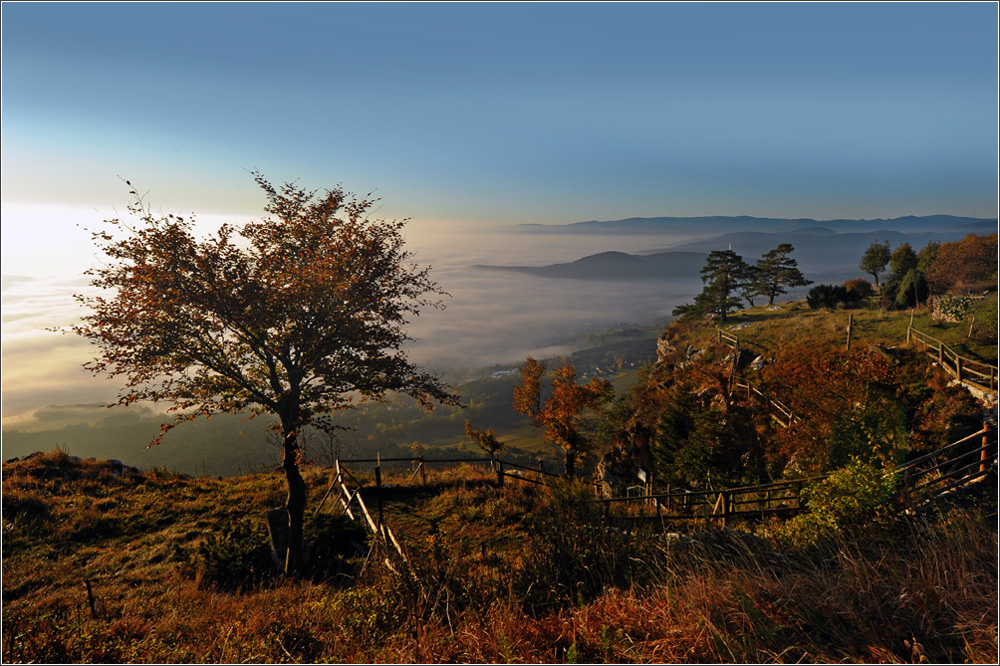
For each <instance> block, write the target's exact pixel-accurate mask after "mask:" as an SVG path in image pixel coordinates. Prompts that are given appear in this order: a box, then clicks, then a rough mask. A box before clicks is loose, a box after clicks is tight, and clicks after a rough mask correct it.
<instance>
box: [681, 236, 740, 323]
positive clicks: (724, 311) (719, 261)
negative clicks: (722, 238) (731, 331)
mask: <svg viewBox="0 0 1000 666" xmlns="http://www.w3.org/2000/svg"><path fill="white" fill-rule="evenodd" d="M749 272H750V271H749V267H748V266H747V265H746V264H745V263H744V262H743V257H741V256H740V255H738V254H736V253H735V252H733V251H732V250H713V251H712V252H710V253H709V254H708V259H706V261H705V266H704V267H703V268H702V269H701V281H702V284H704V285H705V287H704V288H703V289H702V291H701V293H700V294H698V295H697V296H695V298H694V305H688V304H685V305H680V306H678V307H676V308H674V311H673V314H674V315H675V316H679V317H682V318H687V317H692V316H699V315H705V314H714V315H717V316H718V317H719V319H720V320H721V321H725V320H726V315H728V314H729V313H730V312H733V311H735V310H739V309H740V299H739V297H738V296H737V294H739V293H741V291H742V290H743V288H744V287H745V286H746V284H747V282H748V279H749ZM752 297H753V296H752V294H751V295H750V298H752Z"/></svg>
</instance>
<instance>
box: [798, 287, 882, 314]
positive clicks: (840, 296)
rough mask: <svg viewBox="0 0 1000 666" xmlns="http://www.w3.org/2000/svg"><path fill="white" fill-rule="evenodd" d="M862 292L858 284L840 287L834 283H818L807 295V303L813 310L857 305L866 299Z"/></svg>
mask: <svg viewBox="0 0 1000 666" xmlns="http://www.w3.org/2000/svg"><path fill="white" fill-rule="evenodd" d="M852 282H854V281H852ZM859 282H863V283H864V284H868V283H867V282H865V281H864V280H859ZM849 284H850V283H849ZM862 293H863V292H862V290H861V289H860V288H858V287H857V286H855V287H854V288H852V289H848V288H847V287H846V285H845V286H843V287H838V286H837V285H832V284H818V285H816V286H815V287H813V288H812V289H810V290H809V294H808V295H806V303H808V304H809V307H810V308H812V309H813V310H817V309H819V308H836V307H857V306H858V305H859V304H860V303H861V302H862V300H864V297H863V296H862Z"/></svg>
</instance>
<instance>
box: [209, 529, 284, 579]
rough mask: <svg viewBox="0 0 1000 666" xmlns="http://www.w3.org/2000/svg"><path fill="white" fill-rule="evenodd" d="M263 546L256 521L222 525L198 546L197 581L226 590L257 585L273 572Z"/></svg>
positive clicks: (265, 538)
mask: <svg viewBox="0 0 1000 666" xmlns="http://www.w3.org/2000/svg"><path fill="white" fill-rule="evenodd" d="M266 543H267V536H266V534H264V530H263V527H262V523H261V521H260V520H257V521H253V520H250V519H244V520H242V521H240V522H233V523H224V524H223V525H222V527H221V528H220V529H219V530H218V531H214V532H209V533H208V534H207V535H206V536H205V539H204V540H203V541H202V542H201V544H199V546H198V554H197V558H198V564H199V581H200V582H202V583H207V584H209V585H215V586H217V587H219V588H222V589H229V590H242V589H246V588H248V587H251V586H252V585H255V584H257V583H260V582H261V581H262V580H264V578H265V577H267V576H268V575H270V574H271V573H273V572H274V566H273V564H272V562H271V554H270V552H269V546H267V545H266ZM262 544H264V545H262Z"/></svg>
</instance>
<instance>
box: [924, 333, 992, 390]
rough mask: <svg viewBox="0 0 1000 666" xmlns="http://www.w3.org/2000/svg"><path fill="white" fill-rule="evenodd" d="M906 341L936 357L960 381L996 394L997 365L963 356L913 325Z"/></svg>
mask: <svg viewBox="0 0 1000 666" xmlns="http://www.w3.org/2000/svg"><path fill="white" fill-rule="evenodd" d="M906 342H907V344H909V343H911V342H912V343H913V344H915V345H916V346H918V347H919V348H921V349H922V350H923V351H924V352H926V353H927V355H928V356H930V357H931V358H934V359H936V360H937V362H938V363H940V364H941V367H943V368H944V369H945V370H947V371H948V372H949V373H950V374H952V375H954V377H955V379H957V380H958V381H960V382H964V383H966V384H972V385H974V386H976V387H978V388H980V389H985V390H987V391H989V392H991V393H993V394H996V392H997V378H998V374H1000V373H998V371H997V366H995V365H990V364H989V363H983V362H982V361H976V360H973V359H971V358H966V357H964V356H961V355H959V354H958V353H957V352H956V351H955V350H953V349H952V348H950V347H949V346H948V345H946V344H945V343H943V342H941V341H940V340H938V339H937V338H932V337H931V336H929V335H927V334H926V333H923V332H921V331H918V330H917V329H915V328H913V327H912V326H910V327H908V328H907V329H906Z"/></svg>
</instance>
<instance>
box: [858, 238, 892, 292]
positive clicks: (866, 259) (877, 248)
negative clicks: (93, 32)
mask: <svg viewBox="0 0 1000 666" xmlns="http://www.w3.org/2000/svg"><path fill="white" fill-rule="evenodd" d="M890 258H891V254H890V252H889V241H884V242H882V243H879V242H878V241H875V242H873V243H872V244H871V245H870V246H868V249H867V250H865V253H864V255H863V256H862V257H861V262H860V263H859V264H858V266H859V267H860V268H861V270H863V271H864V272H865V273H868V274H869V275H871V276H872V278H873V279H874V280H875V286H876V287H878V276H879V273H881V272H882V271H884V270H885V267H886V266H888V265H889V260H890Z"/></svg>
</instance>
